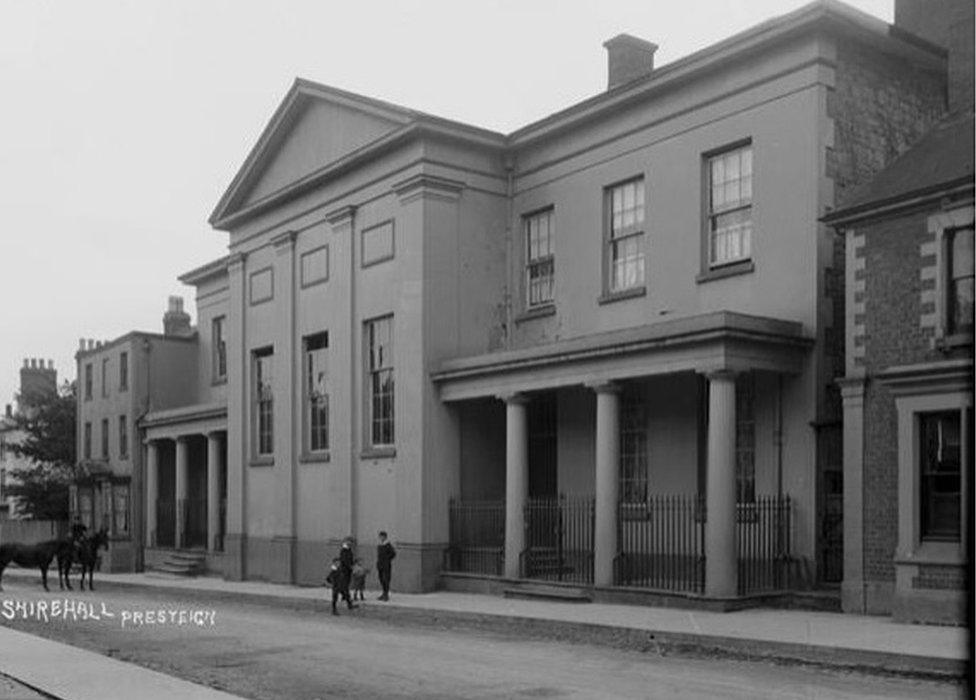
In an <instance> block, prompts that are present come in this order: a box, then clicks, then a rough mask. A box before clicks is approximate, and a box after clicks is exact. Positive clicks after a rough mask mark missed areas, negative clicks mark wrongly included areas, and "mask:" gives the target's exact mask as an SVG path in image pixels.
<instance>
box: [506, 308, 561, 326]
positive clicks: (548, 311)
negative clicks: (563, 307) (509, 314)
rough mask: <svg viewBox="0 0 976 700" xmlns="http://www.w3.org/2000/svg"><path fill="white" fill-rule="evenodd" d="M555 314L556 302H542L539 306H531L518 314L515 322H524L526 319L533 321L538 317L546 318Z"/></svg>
mask: <svg viewBox="0 0 976 700" xmlns="http://www.w3.org/2000/svg"><path fill="white" fill-rule="evenodd" d="M555 314H556V305H555V304H540V305H539V306H532V307H529V308H528V309H526V310H525V311H523V312H522V313H520V314H519V315H518V316H516V317H515V323H523V322H524V321H531V320H533V319H536V318H545V317H546V316H554V315H555Z"/></svg>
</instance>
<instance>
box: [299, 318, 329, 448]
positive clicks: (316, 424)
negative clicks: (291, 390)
mask: <svg viewBox="0 0 976 700" xmlns="http://www.w3.org/2000/svg"><path fill="white" fill-rule="evenodd" d="M305 436H306V437H305V447H306V449H307V450H308V451H309V452H323V451H325V450H327V449H329V334H328V333H319V334H317V335H312V336H309V337H307V338H306V339H305Z"/></svg>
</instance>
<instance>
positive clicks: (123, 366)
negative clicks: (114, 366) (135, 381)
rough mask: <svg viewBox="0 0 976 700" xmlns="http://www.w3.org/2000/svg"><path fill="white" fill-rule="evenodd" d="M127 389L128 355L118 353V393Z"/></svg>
mask: <svg viewBox="0 0 976 700" xmlns="http://www.w3.org/2000/svg"><path fill="white" fill-rule="evenodd" d="M128 388H129V353H127V352H123V353H119V391H125V390H126V389H128Z"/></svg>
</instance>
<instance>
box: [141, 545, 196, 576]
mask: <svg viewBox="0 0 976 700" xmlns="http://www.w3.org/2000/svg"><path fill="white" fill-rule="evenodd" d="M206 569H207V554H206V552H203V551H194V550H188V549H176V550H173V551H172V552H169V553H168V554H167V555H166V558H165V559H164V560H163V561H161V562H159V563H158V564H154V565H153V566H152V568H151V570H152V571H154V572H157V573H161V574H169V575H170V576H183V577H188V576H199V575H200V574H202V573H204V572H205V571H206Z"/></svg>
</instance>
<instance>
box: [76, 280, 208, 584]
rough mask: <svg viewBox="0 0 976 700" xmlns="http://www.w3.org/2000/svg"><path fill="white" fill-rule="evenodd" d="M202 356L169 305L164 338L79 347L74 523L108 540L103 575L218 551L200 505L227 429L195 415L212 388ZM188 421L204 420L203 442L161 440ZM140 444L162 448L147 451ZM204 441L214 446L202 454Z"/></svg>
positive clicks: (182, 316) (185, 319)
mask: <svg viewBox="0 0 976 700" xmlns="http://www.w3.org/2000/svg"><path fill="white" fill-rule="evenodd" d="M199 347H200V343H199V338H198V335H197V332H196V329H195V328H193V327H192V326H191V325H190V316H189V315H188V314H187V313H186V312H185V311H184V310H183V300H182V299H181V298H180V297H171V298H170V300H169V306H168V309H167V311H166V313H165V314H164V316H163V333H162V334H160V333H148V332H142V331H132V332H130V333H126V334H125V335H122V336H120V337H118V338H116V339H114V340H111V341H107V342H102V341H94V340H86V339H82V340H81V342H80V345H79V349H78V352H77V353H76V354H75V358H76V361H77V364H78V419H77V420H78V431H77V440H78V446H77V454H78V466H79V477H78V479H77V482H76V484H75V485H74V486H72V488H71V513H72V518H79V519H80V520H81V521H82V522H83V523H84V524H85V525H86V526H87V527H88V528H89V529H90V530H95V529H101V528H105V529H107V530H108V533H109V537H110V546H109V549H108V551H107V552H105V553H104V554H103V562H104V564H103V565H105V566H107V567H108V570H110V571H132V570H139V569H141V568H142V567H143V566H145V565H146V564H147V563H148V564H150V565H152V564H153V563H156V564H161V563H163V562H164V559H165V557H166V555H167V554H169V553H171V552H172V550H174V549H178V548H179V547H180V546H185V547H193V546H197V545H199V546H200V547H201V548H202V549H203V550H204V551H206V548H207V547H208V546H209V548H210V549H211V550H215V549H216V545H215V541H216V540H217V538H218V534H219V533H218V528H219V521H218V523H213V522H210V521H208V520H207V513H206V512H205V511H204V512H202V513H201V510H202V508H201V507H200V506H199V505H198V503H199V502H200V500H201V499H202V500H203V502H204V503H206V502H207V498H208V491H207V489H208V486H209V485H210V482H209V481H207V472H208V469H210V470H213V471H214V476H216V475H217V470H218V469H220V468H222V467H221V466H220V465H222V464H223V461H222V459H223V458H222V451H221V450H222V445H223V442H222V437H221V436H222V434H223V431H224V430H225V429H226V426H225V418H224V412H223V409H222V408H219V407H216V408H215V407H213V406H208V407H207V409H206V410H204V409H203V408H202V407H200V406H199V405H198V400H203V401H206V400H207V390H208V389H209V388H210V384H209V382H208V383H201V382H200V375H199V374H198V372H197V368H198V364H199V360H198V358H199ZM201 397H202V398H201ZM203 414H205V415H203ZM190 418H199V419H200V420H202V421H203V423H205V426H204V427H205V428H206V432H202V433H200V434H199V436H197V434H195V433H191V432H187V433H186V435H185V439H182V440H180V441H176V440H175V438H174V439H169V440H163V439H162V437H163V436H170V435H175V433H174V432H173V431H174V430H175V428H174V426H179V425H181V421H182V422H183V423H185V422H186V421H187V420H189V419H190ZM195 427H199V426H195ZM147 436H153V437H157V436H159V437H160V439H159V440H157V441H154V442H150V443H146V439H147ZM180 437H183V434H182V433H181V434H180ZM196 437H199V440H197V439H194V438H196ZM207 440H210V441H211V442H212V443H213V444H212V445H207V444H205V445H203V446H202V447H201V445H200V444H199V443H200V441H203V442H204V443H206V441H207ZM208 458H209V459H210V460H211V461H210V462H207V461H206V460H207V459H208ZM191 460H192V467H193V471H192V474H191V473H190V472H189V469H190V466H191ZM210 465H212V466H210ZM201 473H202V474H203V479H202V481H201V479H200V478H199V475H200V474H201ZM181 477H182V478H181ZM214 485H215V490H214V496H218V495H219V494H218V492H217V491H216V487H217V485H216V484H214ZM191 496H192V498H191ZM204 507H205V506H204ZM212 512H214V514H215V515H216V514H219V508H214V509H213V511H212ZM208 528H209V530H208ZM160 550H162V551H160Z"/></svg>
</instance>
